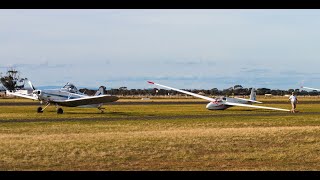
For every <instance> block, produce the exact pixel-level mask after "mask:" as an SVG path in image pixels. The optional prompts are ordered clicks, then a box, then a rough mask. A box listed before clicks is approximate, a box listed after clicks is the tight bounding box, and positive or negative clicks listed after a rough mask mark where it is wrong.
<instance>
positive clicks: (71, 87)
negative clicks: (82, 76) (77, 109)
mask: <svg viewBox="0 0 320 180" xmlns="http://www.w3.org/2000/svg"><path fill="white" fill-rule="evenodd" d="M61 90H63V91H68V92H70V93H77V94H81V93H80V91H79V90H78V89H77V87H76V86H75V85H73V84H72V83H69V82H68V83H67V84H66V85H64V86H63V87H62V88H61Z"/></svg>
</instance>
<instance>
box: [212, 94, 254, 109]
mask: <svg viewBox="0 0 320 180" xmlns="http://www.w3.org/2000/svg"><path fill="white" fill-rule="evenodd" d="M224 102H232V103H241V104H251V102H250V101H246V100H242V99H235V98H229V97H222V98H217V99H216V101H214V102H210V103H208V104H207V106H206V108H207V109H208V110H225V109H227V108H229V107H232V106H230V105H225V104H224Z"/></svg>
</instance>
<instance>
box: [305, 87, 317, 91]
mask: <svg viewBox="0 0 320 180" xmlns="http://www.w3.org/2000/svg"><path fill="white" fill-rule="evenodd" d="M301 88H305V89H310V90H317V91H320V89H316V88H310V87H304V86H301Z"/></svg>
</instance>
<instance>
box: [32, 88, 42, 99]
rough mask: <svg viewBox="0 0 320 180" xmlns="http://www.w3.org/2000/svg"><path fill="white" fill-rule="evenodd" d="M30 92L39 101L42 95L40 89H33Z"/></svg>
mask: <svg viewBox="0 0 320 180" xmlns="http://www.w3.org/2000/svg"><path fill="white" fill-rule="evenodd" d="M32 94H33V96H34V97H37V98H38V99H39V100H40V101H41V98H40V97H41V96H42V92H41V90H34V91H33V92H32Z"/></svg>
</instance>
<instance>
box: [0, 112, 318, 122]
mask: <svg viewBox="0 0 320 180" xmlns="http://www.w3.org/2000/svg"><path fill="white" fill-rule="evenodd" d="M310 114H319V115H320V112H299V113H296V114H295V115H298V116H299V115H310ZM292 115H293V114H292V113H286V112H279V113H278V112H277V113H254V114H212V115H178V116H177V115H175V116H130V117H105V118H53V119H32V120H26V119H15V120H0V123H15V122H64V121H123V120H132V121H134V120H168V119H202V118H211V117H212V118H215V117H244V116H247V117H255V116H268V117H270V116H292ZM61 116H63V115H61Z"/></svg>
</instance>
